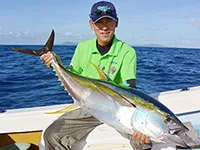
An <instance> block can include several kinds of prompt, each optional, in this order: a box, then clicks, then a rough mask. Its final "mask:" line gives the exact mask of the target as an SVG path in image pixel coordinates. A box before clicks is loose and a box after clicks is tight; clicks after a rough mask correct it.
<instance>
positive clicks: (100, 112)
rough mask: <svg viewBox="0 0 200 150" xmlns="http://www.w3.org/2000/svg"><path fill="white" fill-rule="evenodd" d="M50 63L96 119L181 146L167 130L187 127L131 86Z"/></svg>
mask: <svg viewBox="0 0 200 150" xmlns="http://www.w3.org/2000/svg"><path fill="white" fill-rule="evenodd" d="M52 66H53V68H54V69H55V71H56V74H57V75H58V77H59V79H60V80H61V82H62V83H63V85H64V87H65V88H66V89H67V91H68V92H69V93H70V95H71V96H72V97H73V98H74V99H76V100H77V101H78V103H79V105H80V106H81V107H82V109H84V110H86V111H87V112H89V113H91V114H92V115H93V116H94V117H96V118H97V119H98V120H100V121H102V122H104V123H106V124H108V125H110V126H112V127H114V128H115V129H116V130H118V131H121V132H124V133H128V134H133V132H134V131H135V130H138V131H140V132H142V133H143V134H145V135H148V136H150V137H151V140H153V141H155V142H164V143H165V142H171V141H173V142H176V144H178V145H181V146H183V145H185V143H184V142H183V141H182V140H181V139H180V138H179V137H178V136H177V135H176V134H174V135H172V134H171V132H170V130H171V127H173V128H172V129H176V131H177V133H178V132H179V131H181V132H185V131H187V128H186V127H185V126H184V125H183V124H182V123H181V121H180V120H179V119H178V118H177V117H176V116H175V115H174V114H173V113H172V112H171V111H170V110H169V109H167V108H166V107H165V106H164V105H162V104H161V103H160V102H158V101H157V100H155V99H153V98H150V97H148V96H147V95H145V94H143V93H141V92H139V91H137V90H134V89H124V88H122V87H118V86H116V85H115V84H112V83H111V82H104V81H99V80H94V79H89V78H85V77H82V76H78V75H76V74H73V73H71V72H70V71H68V70H66V69H64V68H63V67H62V66H60V64H58V63H57V61H56V59H54V61H53V62H52ZM134 92H135V93H134ZM138 93H139V94H138ZM152 101H153V102H152ZM155 104H156V105H157V106H156V105H155Z"/></svg>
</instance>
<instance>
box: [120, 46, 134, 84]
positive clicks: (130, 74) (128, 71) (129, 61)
mask: <svg viewBox="0 0 200 150" xmlns="http://www.w3.org/2000/svg"><path fill="white" fill-rule="evenodd" d="M136 68H137V57H136V52H135V50H134V49H130V50H129V51H128V52H127V53H126V54H125V56H124V59H123V63H122V66H121V78H122V82H124V81H126V80H129V79H136Z"/></svg>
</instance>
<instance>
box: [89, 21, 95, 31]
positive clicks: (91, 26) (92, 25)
mask: <svg viewBox="0 0 200 150" xmlns="http://www.w3.org/2000/svg"><path fill="white" fill-rule="evenodd" d="M89 24H90V28H91V29H92V30H94V23H93V22H92V20H91V19H90V20H89Z"/></svg>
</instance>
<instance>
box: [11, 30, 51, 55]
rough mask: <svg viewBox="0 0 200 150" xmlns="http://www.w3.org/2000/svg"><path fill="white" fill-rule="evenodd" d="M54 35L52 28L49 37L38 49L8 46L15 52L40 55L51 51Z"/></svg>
mask: <svg viewBox="0 0 200 150" xmlns="http://www.w3.org/2000/svg"><path fill="white" fill-rule="evenodd" d="M54 36H55V33H54V30H52V32H51V35H50V37H49V39H48V40H47V42H46V44H45V46H44V47H43V48H41V49H39V50H31V49H27V48H14V47H9V48H10V49H12V50H14V51H16V52H21V53H26V54H31V55H36V56H41V55H43V54H45V53H47V52H48V51H52V48H53V42H54Z"/></svg>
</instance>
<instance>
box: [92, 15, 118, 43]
mask: <svg viewBox="0 0 200 150" xmlns="http://www.w3.org/2000/svg"><path fill="white" fill-rule="evenodd" d="M117 25H118V21H117V22H115V21H114V20H112V19H110V18H102V19H100V20H99V21H97V22H96V23H93V22H92V20H90V26H91V28H92V30H94V32H95V34H96V36H97V39H98V43H99V45H101V46H105V45H107V44H109V43H110V41H111V40H112V38H113V35H114V33H115V28H116V27H117Z"/></svg>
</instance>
